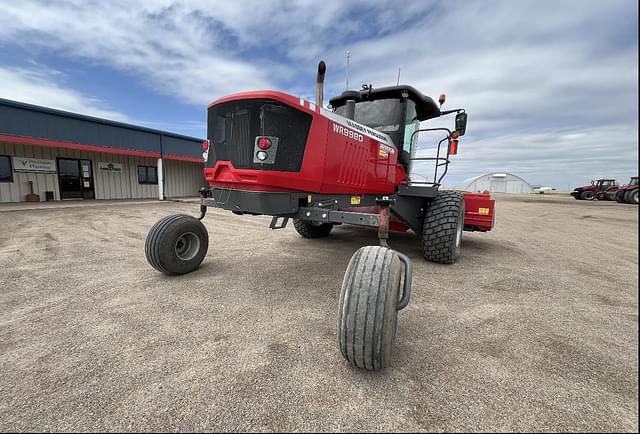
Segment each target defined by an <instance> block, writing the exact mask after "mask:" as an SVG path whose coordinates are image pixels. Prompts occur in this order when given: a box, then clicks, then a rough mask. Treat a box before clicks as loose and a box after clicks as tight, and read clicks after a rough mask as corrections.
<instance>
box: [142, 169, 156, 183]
mask: <svg viewBox="0 0 640 434" xmlns="http://www.w3.org/2000/svg"><path fill="white" fill-rule="evenodd" d="M157 183H158V169H157V168H156V167H155V166H138V184H157Z"/></svg>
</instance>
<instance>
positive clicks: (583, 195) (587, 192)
mask: <svg viewBox="0 0 640 434" xmlns="http://www.w3.org/2000/svg"><path fill="white" fill-rule="evenodd" d="M580 199H581V200H593V191H591V190H585V191H583V192H582V193H580Z"/></svg>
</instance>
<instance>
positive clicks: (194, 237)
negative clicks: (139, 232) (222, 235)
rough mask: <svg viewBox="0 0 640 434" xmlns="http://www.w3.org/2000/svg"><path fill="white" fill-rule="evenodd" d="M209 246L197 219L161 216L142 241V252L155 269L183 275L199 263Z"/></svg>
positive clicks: (182, 215) (187, 216)
mask: <svg viewBox="0 0 640 434" xmlns="http://www.w3.org/2000/svg"><path fill="white" fill-rule="evenodd" d="M208 248H209V234H208V233H207V228H205V227H204V225H203V224H202V222H200V220H198V219H196V218H194V217H191V216H189V215H186V214H174V215H170V216H167V217H164V218H162V219H161V220H160V221H158V223H156V224H155V225H153V227H152V228H151V229H150V230H149V234H148V235H147V240H146V242H145V255H146V257H147V261H149V264H151V266H152V267H153V268H155V269H156V270H158V271H160V272H162V273H165V274H170V275H175V274H186V273H189V272H191V271H193V270H195V269H196V268H198V267H199V266H200V264H201V263H202V260H203V259H204V257H205V256H206V254H207V250H208Z"/></svg>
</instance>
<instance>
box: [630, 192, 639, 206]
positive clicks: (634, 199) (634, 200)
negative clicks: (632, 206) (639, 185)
mask: <svg viewBox="0 0 640 434" xmlns="http://www.w3.org/2000/svg"><path fill="white" fill-rule="evenodd" d="M631 202H632V203H638V190H636V191H634V192H633V193H631Z"/></svg>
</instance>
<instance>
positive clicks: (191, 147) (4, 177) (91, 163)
mask: <svg viewBox="0 0 640 434" xmlns="http://www.w3.org/2000/svg"><path fill="white" fill-rule="evenodd" d="M202 140H203V139H198V138H195V137H188V136H183V135H179V134H174V133H169V132H165V131H159V130H154V129H150V128H144V127H139V126H135V125H129V124H125V123H121V122H114V121H109V120H105V119H100V118H94V117H90V116H84V115H79V114H75V113H69V112H64V111H60V110H53V109H49V108H46V107H40V106H34V105H30V104H24V103H20V102H16V101H10V100H5V99H1V98H0V203H1V202H22V201H25V200H29V201H45V200H64V199H138V198H161V199H162V198H168V197H185V196H195V195H197V194H198V190H199V189H200V187H202V186H204V185H205V180H204V175H203V161H202Z"/></svg>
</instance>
